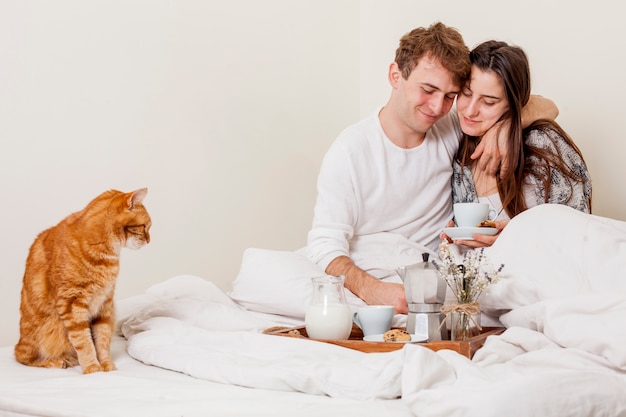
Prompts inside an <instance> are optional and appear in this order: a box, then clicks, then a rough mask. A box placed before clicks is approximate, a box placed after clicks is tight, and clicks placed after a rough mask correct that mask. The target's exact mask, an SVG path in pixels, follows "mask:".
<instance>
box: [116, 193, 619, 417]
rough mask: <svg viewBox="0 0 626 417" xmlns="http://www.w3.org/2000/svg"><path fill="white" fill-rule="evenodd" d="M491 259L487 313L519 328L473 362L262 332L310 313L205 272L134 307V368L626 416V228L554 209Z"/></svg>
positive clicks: (268, 384)
mask: <svg viewBox="0 0 626 417" xmlns="http://www.w3.org/2000/svg"><path fill="white" fill-rule="evenodd" d="M487 252H488V256H489V258H490V259H491V260H492V261H493V262H494V263H500V262H502V263H504V264H505V268H504V270H503V272H502V277H501V280H500V282H498V283H497V284H495V285H493V286H492V287H491V288H490V290H489V292H488V293H486V294H484V296H483V298H482V299H481V305H482V307H483V309H484V310H485V311H486V313H489V314H491V315H496V316H499V318H500V320H501V322H502V323H503V324H504V325H505V326H506V327H507V330H506V331H505V332H504V333H503V334H502V335H501V336H499V337H492V338H489V339H488V340H487V343H486V344H485V346H484V347H483V348H482V349H480V350H479V351H478V352H477V353H476V355H475V356H474V358H473V359H472V360H469V359H467V358H465V357H463V356H461V355H458V354H457V353H455V352H452V351H445V350H444V351H438V352H433V351H431V350H429V349H427V348H424V347H422V346H419V345H410V344H409V345H405V347H404V348H403V349H401V350H398V351H395V352H390V353H369V354H367V353H362V352H359V351H355V350H350V349H346V348H342V347H339V346H335V345H330V344H325V343H321V342H315V341H309V340H302V339H295V338H286V337H277V336H269V335H264V334H261V333H260V331H261V330H263V329H265V328H267V327H270V326H273V325H279V324H283V325H295V324H300V323H301V322H302V321H301V311H298V312H293V314H280V315H278V314H269V313H270V312H272V311H271V310H272V309H275V308H278V309H280V308H281V307H280V306H277V305H275V304H273V305H268V308H269V309H264V308H258V309H256V310H255V311H251V310H249V309H246V308H244V307H243V306H242V303H241V302H239V300H240V298H241V297H239V296H237V297H233V296H232V294H225V293H223V292H222V291H221V290H219V289H218V288H217V287H216V286H214V285H213V284H212V283H210V282H209V281H206V280H204V279H201V278H198V277H193V276H179V277H174V278H171V279H169V280H167V281H165V282H163V283H161V284H158V285H155V286H154V287H152V288H150V289H148V290H147V291H146V293H145V294H142V295H140V296H137V297H133V298H131V299H128V300H125V301H124V302H123V303H121V304H120V305H119V308H120V312H119V314H118V316H119V318H120V320H119V323H120V326H121V331H122V333H123V334H124V336H125V337H126V338H127V339H128V345H127V346H128V353H129V354H130V355H131V356H132V357H134V358H135V359H138V360H140V361H142V362H144V363H146V364H149V365H155V366H159V367H162V368H167V369H170V370H175V371H179V372H182V373H185V374H188V375H191V376H194V377H196V378H201V379H207V380H211V381H215V382H221V383H225V384H233V385H241V386H247V387H255V388H265V389H272V390H282V391H300V392H305V393H309V394H314V395H328V396H332V397H338V398H351V399H360V400H367V399H370V398H379V399H393V398H399V397H400V398H402V400H403V401H404V402H405V403H406V404H407V405H408V406H409V407H410V409H411V410H412V412H413V413H414V414H415V415H416V416H483V417H486V416H494V417H495V416H498V417H500V416H553V415H554V416H626V223H624V222H619V221H616V220H611V219H606V218H601V217H597V216H591V215H584V214H581V213H579V212H576V211H574V210H572V209H569V208H567V207H564V206H551V205H542V206H538V207H536V208H534V209H531V210H528V211H527V212H526V213H524V214H522V215H520V216H518V217H516V218H515V220H514V221H512V222H511V223H510V224H509V226H508V227H507V228H506V229H505V231H504V232H503V234H502V236H501V237H500V238H499V239H498V241H497V244H496V245H494V247H492V248H489V250H488V251H487ZM242 268H243V265H242ZM302 279H305V278H302ZM307 285H308V282H307ZM287 295H288V294H287ZM256 302H257V304H258V303H259V302H260V301H259V300H256ZM271 302H272V303H273V302H274V301H273V300H272V301H271ZM247 307H250V306H249V305H247Z"/></svg>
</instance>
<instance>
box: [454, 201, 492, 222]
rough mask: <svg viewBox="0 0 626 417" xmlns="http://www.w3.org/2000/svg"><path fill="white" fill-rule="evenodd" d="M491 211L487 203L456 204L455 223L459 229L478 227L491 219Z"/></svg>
mask: <svg viewBox="0 0 626 417" xmlns="http://www.w3.org/2000/svg"><path fill="white" fill-rule="evenodd" d="M491 211H493V210H491V209H490V208H489V204H487V203H455V204H454V222H455V223H456V225H457V227H478V225H479V224H480V222H482V221H485V220H488V219H489V216H490V214H491Z"/></svg>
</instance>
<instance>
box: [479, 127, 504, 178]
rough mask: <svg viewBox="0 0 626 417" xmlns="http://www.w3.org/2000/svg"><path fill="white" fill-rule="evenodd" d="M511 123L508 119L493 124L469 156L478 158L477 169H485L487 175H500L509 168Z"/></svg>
mask: <svg viewBox="0 0 626 417" xmlns="http://www.w3.org/2000/svg"><path fill="white" fill-rule="evenodd" d="M510 125H511V123H510V122H509V121H508V120H505V121H501V122H498V123H496V124H495V125H493V126H492V127H491V128H490V129H489V130H488V131H487V132H485V134H484V135H483V137H482V139H481V140H480V143H479V144H478V146H477V147H476V149H475V150H474V153H473V154H472V155H471V156H470V158H472V159H478V158H480V159H478V162H477V163H478V169H479V170H481V171H485V170H486V171H487V173H488V174H489V175H500V176H503V175H504V173H506V172H507V170H508V169H509V163H508V158H507V156H508V153H509V129H510Z"/></svg>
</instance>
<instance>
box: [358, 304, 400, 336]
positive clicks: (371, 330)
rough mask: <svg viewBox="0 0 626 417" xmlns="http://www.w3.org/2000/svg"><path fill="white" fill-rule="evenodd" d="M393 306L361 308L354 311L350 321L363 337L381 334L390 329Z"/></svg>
mask: <svg viewBox="0 0 626 417" xmlns="http://www.w3.org/2000/svg"><path fill="white" fill-rule="evenodd" d="M392 320H393V306H378V305H377V306H363V307H359V308H357V310H356V313H354V315H353V316H352V321H354V323H355V324H356V325H357V326H359V327H360V328H361V330H363V335H364V336H371V335H376V334H383V333H385V332H386V331H387V330H389V329H391V321H392Z"/></svg>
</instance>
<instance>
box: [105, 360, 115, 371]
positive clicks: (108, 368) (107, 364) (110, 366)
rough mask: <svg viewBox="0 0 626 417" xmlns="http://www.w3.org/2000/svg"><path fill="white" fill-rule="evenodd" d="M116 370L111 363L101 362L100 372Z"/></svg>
mask: <svg viewBox="0 0 626 417" xmlns="http://www.w3.org/2000/svg"><path fill="white" fill-rule="evenodd" d="M116 369H117V368H116V367H115V364H114V363H113V362H103V363H102V370H103V371H104V372H109V371H115V370H116Z"/></svg>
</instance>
